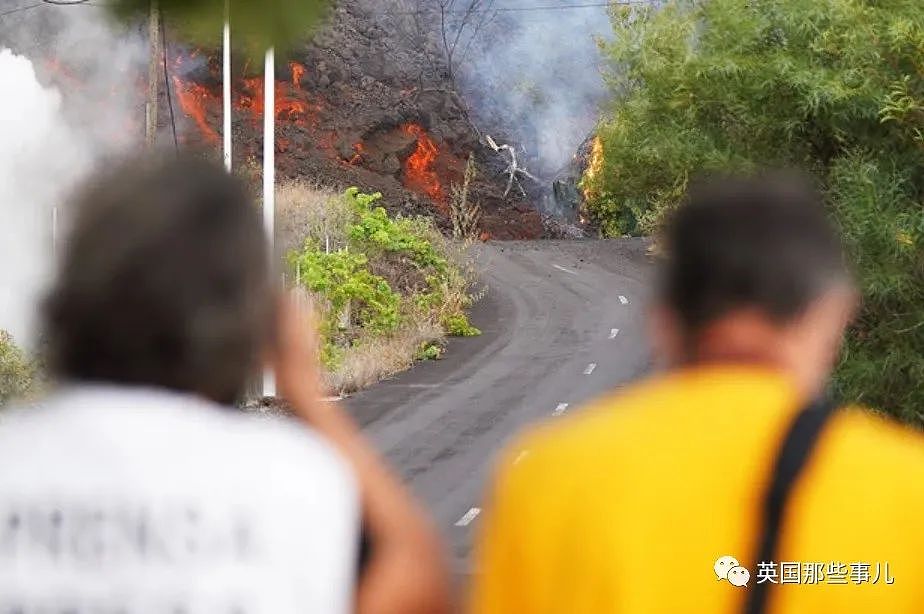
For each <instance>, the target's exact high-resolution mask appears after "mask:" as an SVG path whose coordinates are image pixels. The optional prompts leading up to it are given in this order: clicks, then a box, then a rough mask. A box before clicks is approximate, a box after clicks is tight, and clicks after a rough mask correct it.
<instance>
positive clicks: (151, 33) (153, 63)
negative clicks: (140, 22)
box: [144, 0, 160, 148]
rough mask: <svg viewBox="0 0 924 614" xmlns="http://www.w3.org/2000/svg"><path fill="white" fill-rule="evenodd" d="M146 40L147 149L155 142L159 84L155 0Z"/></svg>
mask: <svg viewBox="0 0 924 614" xmlns="http://www.w3.org/2000/svg"><path fill="white" fill-rule="evenodd" d="M148 39H149V41H150V46H151V58H150V62H149V64H148V101H147V104H146V105H145V114H144V142H145V144H146V145H147V146H148V148H151V147H154V143H155V141H156V140H157V93H158V89H157V85H158V83H160V79H159V70H158V68H159V67H160V14H159V11H158V10H157V0H151V8H150V14H149V16H148Z"/></svg>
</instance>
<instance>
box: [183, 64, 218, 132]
mask: <svg viewBox="0 0 924 614" xmlns="http://www.w3.org/2000/svg"><path fill="white" fill-rule="evenodd" d="M173 86H174V87H173V90H174V92H176V97H177V100H179V103H180V108H181V109H183V113H185V114H186V116H187V117H189V118H190V119H192V120H193V121H194V122H196V125H197V126H199V131H200V132H201V133H202V136H203V137H204V138H205V140H207V141H208V142H209V143H212V144H215V143H218V141H219V138H218V133H217V132H216V131H215V129H214V128H212V127H211V126H210V125H209V122H208V118H207V112H208V108H209V107H210V106H214V105H220V104H221V101H220V100H219V99H218V96H217V95H215V94H213V93H212V92H210V91H209V89H208V88H207V87H205V86H204V85H199V84H198V83H193V82H191V81H182V80H180V78H179V77H174V78H173Z"/></svg>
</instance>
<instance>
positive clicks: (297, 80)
mask: <svg viewBox="0 0 924 614" xmlns="http://www.w3.org/2000/svg"><path fill="white" fill-rule="evenodd" d="M289 70H291V71H292V87H294V88H295V89H297V90H301V89H302V77H303V76H304V75H305V66H304V65H303V64H299V63H298V62H294V61H293V62H289Z"/></svg>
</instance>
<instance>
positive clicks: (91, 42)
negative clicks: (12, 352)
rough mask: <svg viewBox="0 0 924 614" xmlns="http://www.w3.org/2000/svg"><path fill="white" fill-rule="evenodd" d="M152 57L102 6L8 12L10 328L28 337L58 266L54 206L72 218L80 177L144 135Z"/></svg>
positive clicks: (3, 101) (3, 294)
mask: <svg viewBox="0 0 924 614" xmlns="http://www.w3.org/2000/svg"><path fill="white" fill-rule="evenodd" d="M3 6H4V7H6V4H4V5H3ZM23 6H24V7H25V6H31V5H28V4H24V5H23ZM143 57H144V44H143V41H142V39H141V38H140V37H139V36H138V35H136V34H134V33H131V32H126V31H122V30H118V29H114V28H113V27H112V26H111V25H110V24H109V23H108V22H106V21H105V19H104V17H103V14H102V12H101V11H100V10H99V9H93V8H90V7H86V8H82V7H54V6H52V5H37V6H36V7H35V8H33V9H24V10H22V11H20V12H16V13H13V14H9V15H7V16H4V17H0V329H5V330H8V331H9V332H11V333H12V334H13V336H14V338H15V339H16V340H17V341H18V342H19V343H21V344H24V345H26V346H29V345H32V344H33V343H34V342H35V340H36V332H37V331H36V328H35V327H36V324H37V318H36V315H37V308H38V301H39V299H40V298H41V295H42V294H43V292H44V290H45V288H46V285H47V283H48V281H49V280H50V279H51V276H52V274H53V245H52V218H53V214H52V211H53V210H54V209H58V213H59V215H58V217H59V219H60V220H61V225H62V226H63V224H64V221H65V220H66V219H67V211H66V209H65V205H66V203H67V201H68V199H69V197H70V195H71V191H72V190H73V188H74V187H75V186H76V185H77V184H78V183H79V181H80V180H81V179H82V178H84V177H85V176H86V175H87V173H88V172H90V171H91V170H92V168H93V167H94V166H95V165H96V164H98V163H99V162H100V161H101V160H103V159H104V158H105V157H106V156H109V155H112V154H114V153H116V152H118V151H120V150H122V149H124V148H125V147H127V146H128V145H130V144H132V143H137V142H138V140H139V138H140V136H141V134H140V130H141V126H142V125H143V123H142V117H143V115H142V114H141V107H139V102H140V100H142V98H141V96H140V94H141V92H139V89H138V87H137V84H138V83H139V79H141V78H142V77H143V72H141V70H142V69H143Z"/></svg>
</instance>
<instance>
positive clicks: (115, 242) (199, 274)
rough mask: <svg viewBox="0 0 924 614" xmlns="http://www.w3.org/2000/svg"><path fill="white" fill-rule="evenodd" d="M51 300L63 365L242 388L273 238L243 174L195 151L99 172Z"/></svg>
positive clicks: (259, 326)
mask: <svg viewBox="0 0 924 614" xmlns="http://www.w3.org/2000/svg"><path fill="white" fill-rule="evenodd" d="M72 206H73V209H72V211H71V213H72V214H73V216H74V224H73V229H72V232H71V234H70V236H69V239H68V241H67V244H66V247H65V249H64V250H63V254H62V256H63V257H62V260H61V263H60V267H59V274H58V279H57V282H56V284H55V285H54V287H53V288H52V290H51V292H50V294H49V296H48V298H47V300H46V303H45V310H44V316H45V327H46V330H45V335H46V343H47V350H48V360H49V366H50V367H51V369H52V371H53V372H54V373H56V374H57V375H59V376H60V377H63V378H66V379H74V380H84V381H103V382H114V383H123V384H135V385H150V386H159V387H165V388H170V389H175V390H181V391H189V392H195V393H199V394H202V395H204V396H206V397H208V398H211V399H213V400H215V401H218V402H223V403H229V402H232V401H234V400H235V399H236V398H238V397H239V396H240V395H241V394H242V392H243V390H244V387H245V384H246V382H247V379H248V377H249V376H250V375H251V374H253V373H254V371H255V370H256V369H257V368H258V367H259V361H260V354H261V351H262V350H263V349H264V348H265V346H266V344H267V342H268V341H269V335H270V331H271V329H270V326H271V318H272V311H273V295H272V294H273V293H272V288H271V286H272V284H271V281H270V274H269V267H268V261H267V255H268V254H267V243H266V239H265V236H264V233H263V229H262V226H261V223H260V219H259V216H258V213H257V209H256V207H255V205H254V203H253V202H252V201H251V199H250V197H249V196H248V193H247V191H246V189H245V187H244V186H243V185H242V184H241V182H240V181H238V180H237V179H235V178H233V177H231V176H229V175H228V174H227V173H226V172H224V170H223V169H222V168H221V167H219V166H217V165H215V164H212V163H211V162H208V161H205V160H203V159H200V158H196V157H192V156H182V157H180V158H174V159H157V160H138V161H134V162H132V163H129V164H125V165H123V166H121V167H119V168H115V169H113V170H109V171H106V172H104V173H101V174H99V175H97V176H96V177H94V178H93V179H92V180H91V181H90V182H89V183H88V185H87V186H86V188H85V189H84V190H83V191H82V192H81V193H80V194H79V195H78V197H77V199H76V200H75V201H74V203H73V205H72Z"/></svg>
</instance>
